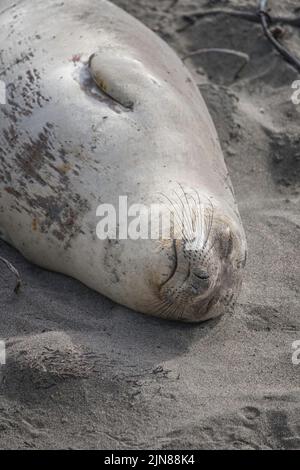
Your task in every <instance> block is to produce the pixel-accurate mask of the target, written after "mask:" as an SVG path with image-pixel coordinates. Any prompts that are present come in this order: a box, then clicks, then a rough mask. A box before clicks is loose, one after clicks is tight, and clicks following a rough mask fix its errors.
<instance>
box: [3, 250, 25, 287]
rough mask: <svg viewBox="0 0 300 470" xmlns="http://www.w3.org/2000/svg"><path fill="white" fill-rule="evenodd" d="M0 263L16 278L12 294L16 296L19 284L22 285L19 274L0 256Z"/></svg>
mask: <svg viewBox="0 0 300 470" xmlns="http://www.w3.org/2000/svg"><path fill="white" fill-rule="evenodd" d="M0 261H2V263H4V264H5V266H6V267H7V268H8V269H9V270H10V271H11V272H12V273H13V274H14V275H15V276H16V278H17V282H16V285H15V288H14V292H15V293H16V294H17V293H18V292H19V290H20V287H21V284H22V281H21V276H20V274H19V271H18V270H17V269H16V268H15V267H14V266H13V265H12V264H11V263H10V262H9V261H7V259H5V258H2V256H0Z"/></svg>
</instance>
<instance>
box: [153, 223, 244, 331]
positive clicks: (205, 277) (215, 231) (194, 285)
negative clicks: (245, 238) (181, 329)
mask: <svg viewBox="0 0 300 470" xmlns="http://www.w3.org/2000/svg"><path fill="white" fill-rule="evenodd" d="M241 240H242V234H239V233H238V232H237V231H235V230H234V229H233V228H232V227H229V225H228V223H224V220H219V221H215V223H214V227H212V228H211V229H210V233H209V236H208V237H207V239H206V240H205V241H204V242H203V237H202V241H201V240H197V237H196V239H195V240H193V241H192V243H191V241H188V240H186V239H185V240H182V239H181V240H176V241H174V251H175V260H176V262H175V266H174V270H173V272H172V273H171V275H170V278H169V279H168V280H167V281H166V282H165V283H164V284H163V285H162V286H161V288H160V299H161V307H160V314H161V315H164V316H165V317H166V318H168V317H170V318H173V319H178V320H181V321H187V322H200V321H205V320H207V319H209V318H214V317H217V316H219V315H221V314H223V313H225V312H228V311H230V310H231V309H232V307H233V306H234V303H235V300H236V298H237V295H238V293H239V290H240V286H241V278H242V268H243V267H244V265H245V256H246V253H245V246H243V244H242V242H241Z"/></svg>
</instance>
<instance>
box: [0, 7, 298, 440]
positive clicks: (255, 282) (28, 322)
mask: <svg viewBox="0 0 300 470" xmlns="http://www.w3.org/2000/svg"><path fill="white" fill-rule="evenodd" d="M115 3H117V4H118V5H120V6H122V7H123V8H124V9H126V10H127V11H129V12H130V13H132V14H133V15H135V16H136V17H138V18H139V19H140V20H142V21H143V22H144V23H146V24H147V25H148V26H149V27H150V28H152V29H153V30H155V31H156V32H157V33H158V34H160V35H161V36H162V37H163V38H164V39H165V40H166V41H168V42H169V44H170V45H171V46H172V47H173V48H174V49H175V50H176V51H177V52H178V54H179V55H180V56H184V55H185V54H186V53H187V52H190V51H193V50H195V49H198V48H212V47H222V48H230V49H235V50H238V51H241V52H244V53H247V54H248V55H249V56H250V62H249V64H248V65H247V66H246V67H245V68H244V69H243V70H242V72H240V74H238V76H237V72H238V71H239V69H240V68H241V65H242V64H243V62H242V59H239V58H237V57H234V56H233V57H230V56H226V57H224V54H220V53H215V54H212V53H211V54H206V55H203V54H202V55H201V56H195V57H193V58H191V59H189V60H187V62H186V63H187V65H188V67H189V68H190V69H191V70H192V71H193V73H194V75H195V78H196V80H197V83H198V84H199V87H200V89H201V91H202V93H203V95H204V97H205V99H206V101H207V104H208V106H209V109H210V111H211V113H212V116H213V119H214V121H215V124H216V127H217V129H218V132H219V135H220V139H221V143H222V147H223V150H224V154H225V158H226V163H227V166H228V169H229V172H230V174H231V177H232V181H233V184H234V187H235V191H236V196H237V200H238V203H239V207H240V212H241V215H242V219H243V222H244V227H245V230H246V234H247V239H248V245H249V259H248V264H247V269H246V275H245V282H244V287H243V291H242V294H241V297H240V298H239V302H238V305H237V308H236V311H235V312H234V314H230V315H229V314H227V315H225V316H224V317H222V318H221V319H219V320H216V321H210V322H207V323H205V324H202V325H200V326H199V325H198V326H195V325H183V324H178V323H171V322H166V321H160V320H156V319H153V318H147V317H145V316H143V315H141V314H138V313H134V312H132V311H129V310H127V309H125V308H123V307H121V306H118V305H116V304H114V303H113V302H111V301H109V300H107V299H105V298H103V297H101V296H100V295H99V294H97V293H95V292H92V291H91V290H89V289H88V288H86V287H84V286H83V285H81V284H80V283H79V282H77V281H75V280H72V279H69V278H67V277H64V276H62V275H58V274H55V273H50V272H46V271H44V270H41V269H39V268H38V267H35V266H33V265H31V264H29V263H28V262H26V261H25V260H24V259H23V257H22V256H21V255H20V254H18V253H17V252H16V251H15V250H14V249H13V248H11V247H9V246H7V245H5V244H4V243H3V242H1V244H0V255H1V256H4V257H6V258H7V259H9V260H10V261H11V262H13V263H14V265H15V266H16V267H17V268H18V269H19V271H20V273H21V275H22V278H23V280H24V286H23V289H22V291H21V292H20V293H19V294H18V295H16V294H14V293H13V291H12V289H13V285H14V278H13V276H12V275H10V274H9V273H8V272H7V270H5V269H4V266H1V268H0V298H1V301H0V325H1V326H0V339H5V340H6V341H7V364H6V366H0V448H2V449H7V448H18V449H20V448H22V449H24V448H29V449H30V448H33V449H49V448H51V449H59V448H76V449H79V448H80V449H150V448H152V449H279V448H280V449H281V448H283V449H299V448H300V401H299V394H300V389H299V385H300V365H293V363H292V352H293V350H292V343H293V342H294V341H296V340H300V316H299V312H300V308H299V304H300V302H299V290H300V289H299V279H300V267H299V265H300V263H299V243H300V215H299V199H300V198H299V189H300V187H299V181H300V179H299V176H300V163H299V162H300V158H299V157H300V145H299V144H300V137H299V118H300V105H298V106H297V105H295V104H293V103H292V101H291V95H292V92H293V90H292V88H291V85H292V82H293V81H294V80H296V79H297V74H296V72H295V71H294V70H293V69H292V67H290V66H289V65H287V64H286V63H285V62H284V61H283V60H282V58H281V57H280V56H279V55H278V54H277V53H276V52H274V50H273V49H272V47H271V46H270V44H269V43H268V41H267V40H266V39H265V37H264V36H263V34H262V31H261V28H260V26H259V25H255V24H252V23H248V22H245V21H241V20H237V19H234V18H231V17H227V16H226V17H225V16H215V17H214V16H213V17H209V18H204V19H201V20H198V21H197V22H195V23H194V24H192V22H191V21H187V20H184V19H182V15H183V14H187V15H190V14H191V13H192V12H194V11H195V10H197V9H199V8H201V7H205V8H206V9H210V8H213V7H221V6H222V7H224V6H226V7H229V6H231V7H239V8H243V7H248V8H251V7H253V9H254V8H255V6H256V1H248V0H247V1H242V0H240V1H239V0H234V1H226V0H224V1H222V0H219V1H218V0H215V1H213V0H210V1H204V0H179V1H172V0H164V1H163V0H151V1H150V0H115ZM270 3H271V4H272V6H273V8H274V11H276V12H278V13H286V14H293V13H294V12H296V7H297V5H298V1H297V0H293V1H292V0H285V2H278V1H277V2H276V1H275V0H274V1H273V2H270ZM283 3H284V6H281V7H280V5H283ZM298 14H299V8H298ZM284 29H285V36H284V38H285V41H286V44H288V45H289V47H290V48H291V49H292V50H293V51H294V52H295V53H297V54H298V56H299V57H300V31H299V29H298V30H297V29H292V28H290V27H286V28H284Z"/></svg>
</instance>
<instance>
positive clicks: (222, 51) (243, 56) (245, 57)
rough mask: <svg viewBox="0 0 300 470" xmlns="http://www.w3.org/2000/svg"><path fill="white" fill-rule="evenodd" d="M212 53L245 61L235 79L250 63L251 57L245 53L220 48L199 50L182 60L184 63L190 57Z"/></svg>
mask: <svg viewBox="0 0 300 470" xmlns="http://www.w3.org/2000/svg"><path fill="white" fill-rule="evenodd" d="M211 52H213V53H215V52H216V53H219V54H228V55H232V56H235V57H238V58H239V59H242V60H243V63H242V65H241V67H240V68H239V69H238V71H237V72H236V74H235V78H237V77H238V76H239V74H240V73H241V71H242V70H243V69H244V68H245V66H246V65H247V64H248V63H249V62H250V57H249V55H248V54H246V53H245V52H241V51H235V50H234V49H222V48H219V47H213V48H205V49H197V50H196V51H192V52H189V53H188V54H186V55H185V56H183V57H182V60H183V62H184V61H185V60H186V59H189V58H190V57H193V56H196V55H200V54H209V53H211Z"/></svg>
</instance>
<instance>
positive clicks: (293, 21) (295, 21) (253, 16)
mask: <svg viewBox="0 0 300 470" xmlns="http://www.w3.org/2000/svg"><path fill="white" fill-rule="evenodd" d="M217 15H228V16H233V17H236V18H240V19H242V20H246V21H250V22H252V23H258V24H259V23H260V22H261V20H260V16H259V14H258V13H257V12H250V11H243V10H231V9H230V8H213V9H211V10H199V11H195V12H193V13H191V14H187V13H185V14H183V15H182V16H181V17H182V19H185V20H188V21H190V20H198V19H200V18H204V17H206V16H217ZM270 20H271V23H272V24H278V23H281V24H286V25H290V26H296V27H297V26H298V27H300V16H270Z"/></svg>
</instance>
